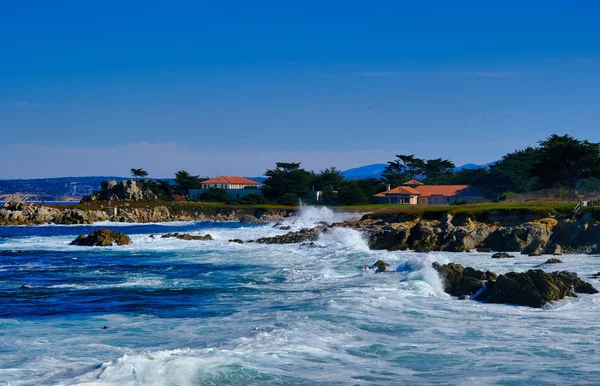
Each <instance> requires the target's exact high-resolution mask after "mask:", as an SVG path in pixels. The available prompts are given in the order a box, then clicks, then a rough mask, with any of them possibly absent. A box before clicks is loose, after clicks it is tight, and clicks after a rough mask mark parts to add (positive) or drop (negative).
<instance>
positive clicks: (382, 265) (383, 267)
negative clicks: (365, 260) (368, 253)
mask: <svg viewBox="0 0 600 386" xmlns="http://www.w3.org/2000/svg"><path fill="white" fill-rule="evenodd" d="M389 266H390V265H389V264H388V263H386V262H385V261H383V260H377V261H376V262H375V264H373V265H372V266H371V269H375V272H385V271H387V268H388V267H389Z"/></svg>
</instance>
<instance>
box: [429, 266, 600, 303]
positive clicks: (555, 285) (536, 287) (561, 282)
mask: <svg viewBox="0 0 600 386" xmlns="http://www.w3.org/2000/svg"><path fill="white" fill-rule="evenodd" d="M432 266H433V268H434V269H435V270H436V271H438V273H439V274H440V278H441V280H442V283H443V285H444V291H445V292H447V293H449V294H450V295H452V296H464V295H470V296H472V298H474V299H475V300H480V301H485V302H488V303H505V304H518V305H523V306H530V307H538V308H539V307H542V306H543V305H544V304H546V303H548V302H551V301H556V300H561V299H563V298H565V297H566V296H572V297H576V296H577V295H576V294H577V293H586V294H595V293H598V290H596V289H595V288H594V287H593V286H592V285H591V284H590V283H588V282H585V281H583V280H581V279H580V278H579V277H578V276H577V274H576V273H573V272H567V271H563V272H552V273H548V272H545V271H543V270H541V269H530V270H529V271H527V272H522V273H518V272H509V273H506V274H504V275H500V276H497V275H496V274H495V273H493V272H489V271H487V272H483V271H478V270H476V269H473V268H471V267H463V266H462V265H460V264H455V263H450V264H445V265H440V264H439V263H433V264H432Z"/></svg>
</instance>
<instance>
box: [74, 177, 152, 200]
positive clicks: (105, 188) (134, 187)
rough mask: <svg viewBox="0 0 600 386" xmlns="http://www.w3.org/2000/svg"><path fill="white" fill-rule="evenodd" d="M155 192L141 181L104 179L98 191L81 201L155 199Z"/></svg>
mask: <svg viewBox="0 0 600 386" xmlns="http://www.w3.org/2000/svg"><path fill="white" fill-rule="evenodd" d="M157 198H158V197H157V196H156V194H154V193H153V192H152V191H151V190H150V189H146V188H144V182H143V181H140V182H138V181H134V180H125V181H121V182H117V181H114V180H113V181H104V182H102V185H101V188H100V191H98V192H96V193H94V194H92V195H90V196H87V197H85V198H84V200H83V201H98V200H103V201H156V200H157Z"/></svg>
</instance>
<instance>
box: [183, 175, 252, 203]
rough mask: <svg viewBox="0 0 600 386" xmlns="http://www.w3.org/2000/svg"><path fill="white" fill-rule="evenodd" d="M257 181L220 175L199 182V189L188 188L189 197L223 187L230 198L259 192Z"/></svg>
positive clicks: (195, 196)
mask: <svg viewBox="0 0 600 386" xmlns="http://www.w3.org/2000/svg"><path fill="white" fill-rule="evenodd" d="M259 185H260V184H259V183H258V182H256V181H252V180H249V179H247V178H244V177H239V176H220V177H215V178H211V179H208V180H205V181H202V182H201V183H200V186H201V189H190V193H189V197H190V199H198V198H200V196H201V195H202V194H203V193H204V192H206V191H207V190H208V189H223V190H225V192H227V195H229V197H231V198H242V197H244V196H247V195H249V194H261V190H260V189H259Z"/></svg>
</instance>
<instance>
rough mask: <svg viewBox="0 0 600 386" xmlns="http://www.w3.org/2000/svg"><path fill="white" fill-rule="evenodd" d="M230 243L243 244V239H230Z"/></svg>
mask: <svg viewBox="0 0 600 386" xmlns="http://www.w3.org/2000/svg"><path fill="white" fill-rule="evenodd" d="M229 242H230V243H236V244H244V241H243V240H241V239H231V240H229Z"/></svg>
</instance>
